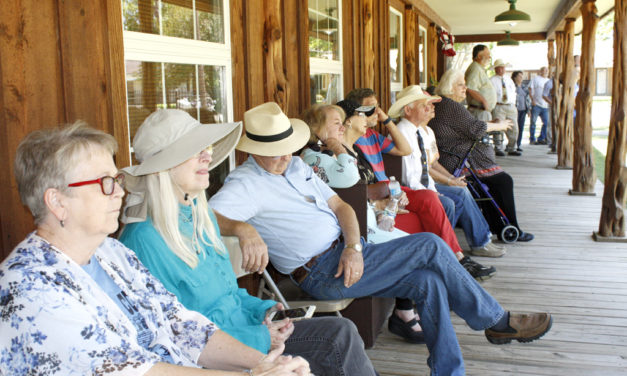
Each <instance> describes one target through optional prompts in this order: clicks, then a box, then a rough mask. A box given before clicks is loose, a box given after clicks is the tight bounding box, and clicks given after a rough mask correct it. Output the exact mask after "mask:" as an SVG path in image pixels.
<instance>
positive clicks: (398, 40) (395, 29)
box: [390, 7, 403, 102]
mask: <svg viewBox="0 0 627 376" xmlns="http://www.w3.org/2000/svg"><path fill="white" fill-rule="evenodd" d="M402 46H403V16H402V14H401V12H399V11H397V10H396V9H394V8H392V7H390V91H391V92H392V102H394V101H395V97H396V93H397V92H399V91H401V90H402V89H403V49H402Z"/></svg>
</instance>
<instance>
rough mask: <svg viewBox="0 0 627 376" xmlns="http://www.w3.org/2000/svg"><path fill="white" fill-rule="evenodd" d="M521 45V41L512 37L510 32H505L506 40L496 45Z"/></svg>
mask: <svg viewBox="0 0 627 376" xmlns="http://www.w3.org/2000/svg"><path fill="white" fill-rule="evenodd" d="M519 44H520V42H519V41H517V40H516V39H513V38H512V37H511V35H510V32H509V31H506V32H505V39H503V40H500V41H498V42H497V43H496V45H497V46H518V45H519Z"/></svg>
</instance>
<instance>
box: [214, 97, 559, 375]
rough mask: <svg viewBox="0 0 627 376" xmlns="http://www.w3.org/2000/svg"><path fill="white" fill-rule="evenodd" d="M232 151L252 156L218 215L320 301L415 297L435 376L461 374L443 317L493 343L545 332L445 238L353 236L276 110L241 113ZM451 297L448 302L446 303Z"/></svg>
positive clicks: (232, 178)
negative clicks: (483, 282) (251, 231)
mask: <svg viewBox="0 0 627 376" xmlns="http://www.w3.org/2000/svg"><path fill="white" fill-rule="evenodd" d="M244 126H245V134H244V135H243V136H242V138H241V140H240V142H239V144H238V146H237V149H238V150H240V151H243V152H247V153H249V154H250V156H249V158H248V160H247V161H246V162H244V163H243V164H242V165H241V166H239V167H238V168H236V169H235V170H234V171H232V172H231V173H230V174H229V176H228V177H227V179H226V181H225V183H224V186H223V187H222V189H220V191H218V193H216V195H215V196H214V197H213V198H212V199H211V201H210V205H211V206H212V208H213V209H214V210H215V211H217V212H219V213H221V214H222V215H224V216H226V217H228V218H231V219H234V220H240V221H246V222H248V223H250V224H252V225H253V226H254V227H255V228H256V229H257V231H258V232H259V233H260V235H261V236H262V238H263V239H264V241H265V242H266V244H267V245H268V252H269V255H270V260H271V261H272V264H273V265H274V266H275V267H276V268H277V269H278V270H279V271H280V272H281V273H284V274H289V275H290V276H291V278H292V279H293V280H294V281H295V282H296V283H297V284H298V285H299V286H300V287H301V288H302V289H303V290H305V291H306V292H307V293H309V294H310V295H312V296H314V297H316V298H319V299H337V298H346V297H355V298H357V297H362V296H370V295H374V296H385V297H401V298H410V299H412V300H413V301H414V302H415V303H416V305H417V307H418V311H419V313H420V317H421V320H422V327H423V330H424V333H425V340H426V343H427V347H428V348H429V352H430V357H429V361H428V363H429V366H430V367H431V368H432V370H433V372H434V373H437V374H443V375H453V374H455V375H458V374H463V373H464V363H463V358H462V355H461V350H460V348H459V344H458V342H457V336H456V334H455V331H454V329H453V325H452V324H451V319H450V314H449V310H451V309H452V310H453V311H455V312H456V313H457V314H458V315H459V316H460V317H462V318H463V319H464V320H466V322H467V323H468V324H469V325H470V326H471V327H472V328H474V329H476V330H483V329H485V335H486V337H487V338H488V340H489V341H490V342H492V343H497V344H501V343H508V342H511V340H512V339H516V340H519V341H523V342H527V341H531V340H534V339H537V338H539V337H540V336H542V335H544V333H546V332H547V331H548V330H549V329H550V326H551V315H550V314H548V313H536V314H530V315H520V314H514V313H511V314H510V313H509V312H507V311H505V310H504V309H503V308H502V307H501V306H500V305H499V303H498V302H497V301H496V300H495V299H494V298H493V297H492V296H490V294H488V293H487V292H486V291H485V290H484V289H483V288H482V287H481V286H480V285H479V284H478V283H477V282H476V281H475V280H474V279H473V278H472V277H471V276H470V274H468V273H467V272H466V271H465V270H464V268H463V267H462V266H461V265H460V264H459V263H458V262H457V260H456V259H455V256H454V255H453V252H451V250H450V248H448V246H447V245H446V244H445V243H444V242H443V241H442V239H440V238H438V237H437V236H435V235H433V234H430V233H419V234H413V235H409V236H407V237H403V238H399V239H396V240H392V241H390V242H386V243H380V244H367V243H365V242H364V241H363V240H362V239H360V237H359V226H358V223H357V218H356V217H355V212H354V211H353V209H352V208H351V207H350V206H349V205H348V204H347V203H345V202H344V201H342V200H341V199H340V198H339V197H338V196H337V195H336V194H335V193H334V192H333V191H332V190H331V188H329V187H328V186H327V185H326V184H325V183H324V182H322V180H320V178H318V177H317V176H316V174H315V173H314V172H313V170H312V169H311V168H310V167H309V166H308V165H306V164H305V163H304V162H303V161H302V160H301V159H300V158H298V157H292V153H294V152H296V151H298V150H299V149H301V148H302V147H303V146H304V145H305V143H306V142H307V140H308V135H309V131H308V127H307V125H306V124H305V123H304V122H302V121H300V120H298V119H288V118H287V116H285V114H283V112H282V111H281V109H280V108H279V106H278V105H277V104H276V103H265V104H262V105H260V106H257V107H255V108H253V109H251V110H249V111H247V112H246V113H245V114H244ZM449 297H451V298H450V299H449Z"/></svg>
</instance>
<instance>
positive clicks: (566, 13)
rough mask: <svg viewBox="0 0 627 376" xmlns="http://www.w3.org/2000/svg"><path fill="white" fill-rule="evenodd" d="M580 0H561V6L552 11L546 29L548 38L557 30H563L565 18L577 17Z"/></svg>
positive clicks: (579, 12) (579, 13) (553, 36)
mask: <svg viewBox="0 0 627 376" xmlns="http://www.w3.org/2000/svg"><path fill="white" fill-rule="evenodd" d="M580 9H581V0H566V1H563V2H562V6H561V7H560V8H559V9H558V10H557V11H556V12H555V13H553V17H551V21H549V25H548V28H547V31H546V35H547V37H548V38H550V39H554V38H555V35H554V34H555V32H556V31H557V30H564V25H565V24H566V21H565V20H566V19H567V18H575V19H576V18H579V16H580V15H581V10H580Z"/></svg>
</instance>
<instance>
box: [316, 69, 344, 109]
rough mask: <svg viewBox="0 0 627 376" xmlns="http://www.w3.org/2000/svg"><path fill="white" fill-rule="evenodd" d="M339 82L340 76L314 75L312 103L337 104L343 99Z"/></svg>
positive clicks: (329, 74)
mask: <svg viewBox="0 0 627 376" xmlns="http://www.w3.org/2000/svg"><path fill="white" fill-rule="evenodd" d="M339 82H340V75H339V74H331V73H321V74H312V75H311V103H312V104H314V103H328V104H334V103H337V102H338V101H339V100H340V99H341V98H340V85H339Z"/></svg>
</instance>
